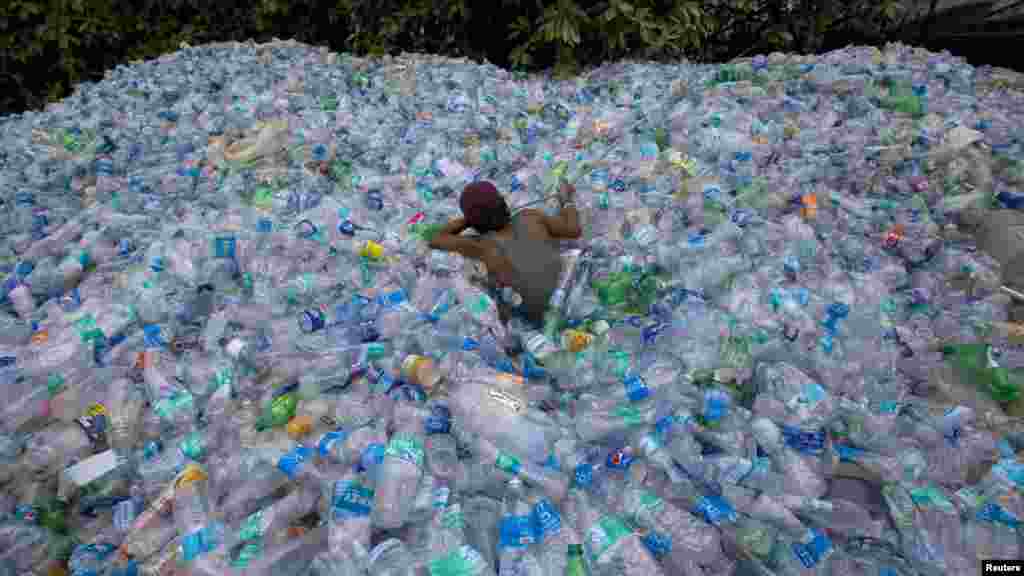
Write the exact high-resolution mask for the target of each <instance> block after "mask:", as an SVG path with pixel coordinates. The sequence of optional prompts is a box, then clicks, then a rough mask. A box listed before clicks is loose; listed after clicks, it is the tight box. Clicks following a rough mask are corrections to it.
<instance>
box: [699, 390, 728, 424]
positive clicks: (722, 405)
mask: <svg viewBox="0 0 1024 576" xmlns="http://www.w3.org/2000/svg"><path fill="white" fill-rule="evenodd" d="M729 404H730V399H729V395H728V394H726V393H725V392H722V391H720V390H708V391H707V392H706V393H705V394H704V419H705V420H707V421H708V422H717V421H718V420H721V419H722V418H724V417H725V416H726V415H727V414H728V412H729Z"/></svg>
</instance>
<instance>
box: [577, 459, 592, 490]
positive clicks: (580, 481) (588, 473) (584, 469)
mask: <svg viewBox="0 0 1024 576" xmlns="http://www.w3.org/2000/svg"><path fill="white" fill-rule="evenodd" d="M573 480H574V481H575V482H576V485H577V486H579V487H581V488H587V487H589V486H590V485H591V484H592V483H593V482H594V467H593V466H591V465H590V464H586V463H584V464H580V465H579V466H576V469H575V470H573Z"/></svg>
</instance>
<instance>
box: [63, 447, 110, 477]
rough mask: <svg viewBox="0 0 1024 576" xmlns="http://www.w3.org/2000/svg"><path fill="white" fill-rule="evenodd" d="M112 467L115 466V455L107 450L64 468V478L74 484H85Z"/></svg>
mask: <svg viewBox="0 0 1024 576" xmlns="http://www.w3.org/2000/svg"><path fill="white" fill-rule="evenodd" d="M114 468H117V455H116V454H114V451H113V450H107V451H105V452H100V453H99V454H96V455H95V456H90V457H88V458H86V459H85V460H82V461H81V462H79V463H78V464H75V465H74V466H72V467H70V468H68V469H66V470H64V478H65V479H67V480H68V481H70V482H72V483H74V484H75V485H76V486H85V485H86V484H89V483H90V482H93V481H94V480H96V479H97V478H99V477H101V476H103V475H104V474H106V473H108V472H110V471H111V470H113V469H114Z"/></svg>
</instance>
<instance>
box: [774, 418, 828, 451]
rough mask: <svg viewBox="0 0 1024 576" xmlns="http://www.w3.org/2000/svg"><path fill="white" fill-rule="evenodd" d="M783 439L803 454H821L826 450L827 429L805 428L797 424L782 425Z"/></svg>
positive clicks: (787, 444)
mask: <svg viewBox="0 0 1024 576" xmlns="http://www.w3.org/2000/svg"><path fill="white" fill-rule="evenodd" d="M781 431H782V439H783V441H784V442H785V443H786V446H789V447H790V448H792V449H793V450H796V451H797V452H800V453H801V454H821V453H822V452H823V451H824V450H825V430H824V429H823V428H822V429H817V430H804V429H801V428H797V427H795V426H787V425H783V426H781Z"/></svg>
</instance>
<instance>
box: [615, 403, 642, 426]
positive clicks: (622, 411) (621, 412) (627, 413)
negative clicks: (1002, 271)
mask: <svg viewBox="0 0 1024 576" xmlns="http://www.w3.org/2000/svg"><path fill="white" fill-rule="evenodd" d="M614 414H615V415H616V416H618V417H619V418H622V421H623V422H625V423H626V425H627V426H639V425H641V424H643V423H644V417H643V415H642V414H640V410H638V409H636V408H635V407H633V406H619V407H618V408H616V409H615V412H614Z"/></svg>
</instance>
